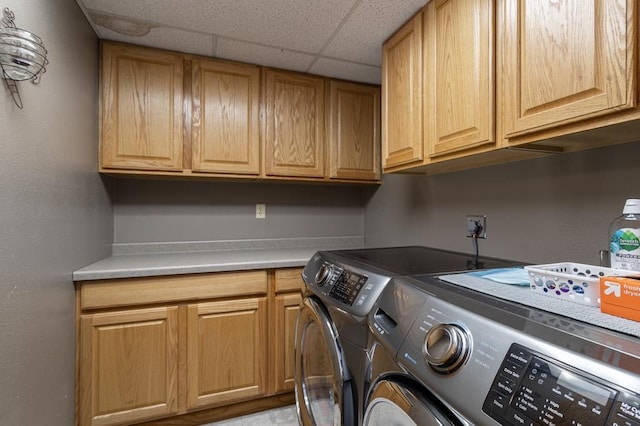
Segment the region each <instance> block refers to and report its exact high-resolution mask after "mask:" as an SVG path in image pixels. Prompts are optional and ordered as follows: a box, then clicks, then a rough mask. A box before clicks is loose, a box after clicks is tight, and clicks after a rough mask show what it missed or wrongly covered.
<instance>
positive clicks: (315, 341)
mask: <svg viewBox="0 0 640 426" xmlns="http://www.w3.org/2000/svg"><path fill="white" fill-rule="evenodd" d="M295 358H296V370H295V381H296V387H295V391H296V407H297V410H298V417H299V419H300V421H301V422H302V424H303V425H305V426H306V425H317V426H325V425H330V426H333V425H351V424H353V408H354V407H353V400H352V398H351V386H350V383H351V382H350V380H349V377H348V372H347V369H346V366H345V361H344V356H343V352H342V347H341V345H340V342H339V340H338V333H337V331H336V328H335V325H334V324H333V322H332V321H331V318H330V316H329V314H328V312H327V310H326V309H325V307H324V306H323V305H322V303H321V302H320V301H319V300H318V299H316V298H315V297H313V296H310V297H306V298H305V299H304V300H303V301H302V304H301V305H300V313H299V314H298V321H297V324H296V345H295Z"/></svg>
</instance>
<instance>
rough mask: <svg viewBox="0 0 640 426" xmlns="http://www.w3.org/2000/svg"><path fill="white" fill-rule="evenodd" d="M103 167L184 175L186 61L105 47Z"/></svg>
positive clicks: (167, 54) (117, 46)
mask: <svg viewBox="0 0 640 426" xmlns="http://www.w3.org/2000/svg"><path fill="white" fill-rule="evenodd" d="M102 49H103V52H102V54H103V57H102V61H103V62H102V105H101V113H102V123H101V125H102V132H101V167H102V168H106V169H108V168H124V169H134V170H157V171H161V170H164V171H181V170H182V150H183V110H182V99H183V59H182V56H181V55H179V54H173V53H170V52H164V51H155V50H150V49H146V48H139V47H135V46H128V45H120V44H108V43H105V44H103V47H102Z"/></svg>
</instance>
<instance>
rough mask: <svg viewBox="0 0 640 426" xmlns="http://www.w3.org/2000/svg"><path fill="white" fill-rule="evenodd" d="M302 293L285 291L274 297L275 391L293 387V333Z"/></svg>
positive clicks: (283, 390)
mask: <svg viewBox="0 0 640 426" xmlns="http://www.w3.org/2000/svg"><path fill="white" fill-rule="evenodd" d="M300 302H302V293H301V292H298V293H288V294H287V293H285V294H280V295H276V298H275V334H274V345H275V351H274V354H275V356H274V362H273V368H274V370H273V371H274V375H275V392H285V391H293V389H294V387H295V377H294V372H295V335H296V321H297V319H298V312H300Z"/></svg>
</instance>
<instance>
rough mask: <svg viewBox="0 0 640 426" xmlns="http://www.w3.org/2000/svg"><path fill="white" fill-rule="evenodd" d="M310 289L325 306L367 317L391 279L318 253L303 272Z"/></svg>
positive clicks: (303, 277) (369, 269) (368, 269)
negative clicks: (332, 306) (329, 305)
mask: <svg viewBox="0 0 640 426" xmlns="http://www.w3.org/2000/svg"><path fill="white" fill-rule="evenodd" d="M302 279H303V280H304V282H305V284H306V285H307V288H308V289H309V290H310V291H311V292H312V293H314V294H315V295H317V296H319V297H321V298H322V299H324V300H325V302H327V301H330V302H331V304H332V305H335V306H338V307H340V308H342V309H343V310H345V311H347V312H349V313H351V314H353V315H356V316H361V317H364V316H366V315H367V314H368V313H369V312H370V311H371V309H372V307H373V304H374V303H375V302H376V300H377V299H378V297H379V296H380V293H381V292H382V290H383V289H384V287H385V286H386V285H387V283H388V282H389V280H390V277H388V276H385V275H383V274H378V273H376V272H373V271H372V270H371V268H367V269H366V270H365V269H363V268H360V267H359V266H358V265H357V264H355V263H349V264H346V263H345V262H343V261H341V260H340V259H338V258H331V257H330V256H328V255H327V254H322V253H320V252H319V253H316V254H315V255H314V256H313V257H312V258H311V260H310V261H309V262H308V263H307V265H306V266H305V268H304V270H303V271H302Z"/></svg>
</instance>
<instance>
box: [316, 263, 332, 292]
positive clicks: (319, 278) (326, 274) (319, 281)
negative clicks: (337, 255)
mask: <svg viewBox="0 0 640 426" xmlns="http://www.w3.org/2000/svg"><path fill="white" fill-rule="evenodd" d="M331 274H333V266H332V265H329V264H326V263H325V264H324V265H322V266H321V267H320V269H318V272H316V276H315V283H316V285H317V286H318V287H322V286H323V285H325V284H326V283H327V282H328V281H329V279H330V278H331Z"/></svg>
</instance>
